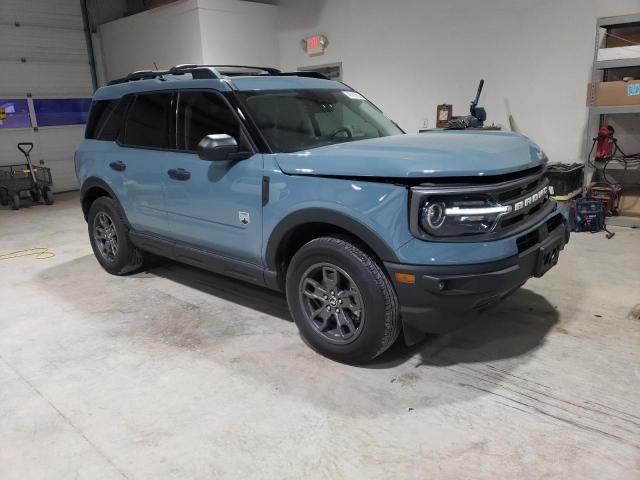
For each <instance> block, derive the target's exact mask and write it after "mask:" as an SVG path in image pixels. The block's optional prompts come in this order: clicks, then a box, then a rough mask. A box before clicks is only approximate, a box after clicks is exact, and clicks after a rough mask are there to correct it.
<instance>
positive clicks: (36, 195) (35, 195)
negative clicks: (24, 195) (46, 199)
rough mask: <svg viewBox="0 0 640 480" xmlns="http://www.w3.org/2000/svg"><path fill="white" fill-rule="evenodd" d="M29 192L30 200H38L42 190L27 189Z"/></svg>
mask: <svg viewBox="0 0 640 480" xmlns="http://www.w3.org/2000/svg"><path fill="white" fill-rule="evenodd" d="M29 194H30V195H31V200H33V201H34V202H39V201H40V198H42V192H41V191H40V189H38V188H34V189H33V190H29Z"/></svg>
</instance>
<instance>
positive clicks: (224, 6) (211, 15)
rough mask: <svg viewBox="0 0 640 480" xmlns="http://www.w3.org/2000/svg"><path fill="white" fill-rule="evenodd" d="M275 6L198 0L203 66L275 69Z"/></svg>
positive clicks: (276, 57) (276, 47)
mask: <svg viewBox="0 0 640 480" xmlns="http://www.w3.org/2000/svg"><path fill="white" fill-rule="evenodd" d="M277 13H278V10H277V7H275V6H273V5H263V4H256V3H250V2H239V1H238V0H198V18H199V20H200V31H201V32H202V39H201V42H202V49H203V57H204V63H211V64H219V65H224V64H235V65H238V64H240V65H256V66H260V67H262V66H265V67H277V66H278V64H279V60H280V59H279V55H278V41H277V36H276V21H277Z"/></svg>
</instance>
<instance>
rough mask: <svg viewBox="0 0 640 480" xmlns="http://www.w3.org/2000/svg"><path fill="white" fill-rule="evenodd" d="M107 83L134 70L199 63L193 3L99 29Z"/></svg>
mask: <svg viewBox="0 0 640 480" xmlns="http://www.w3.org/2000/svg"><path fill="white" fill-rule="evenodd" d="M98 33H99V35H100V37H101V42H100V43H101V44H102V52H101V54H102V55H101V56H102V59H103V61H104V65H103V67H104V74H105V76H106V78H107V79H108V80H113V79H114V78H118V77H122V76H125V75H127V74H129V73H131V72H134V71H136V70H153V69H154V63H155V64H156V65H157V66H158V68H160V69H162V68H169V67H172V66H174V65H177V64H180V63H202V62H203V58H202V44H201V41H200V24H199V22H198V13H197V2H196V1H195V0H185V1H183V2H179V3H176V4H174V5H168V6H166V7H158V8H154V9H153V10H149V11H146V12H142V13H138V14H137V15H132V16H130V17H125V18H121V19H119V20H114V21H113V22H109V23H105V24H104V25H100V27H99V29H98Z"/></svg>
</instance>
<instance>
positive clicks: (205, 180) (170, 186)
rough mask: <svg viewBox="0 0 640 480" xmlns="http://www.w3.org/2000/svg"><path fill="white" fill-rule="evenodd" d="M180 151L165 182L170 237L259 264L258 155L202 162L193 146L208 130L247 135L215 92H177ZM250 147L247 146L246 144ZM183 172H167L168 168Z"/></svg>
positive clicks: (215, 132) (172, 162) (260, 202)
mask: <svg viewBox="0 0 640 480" xmlns="http://www.w3.org/2000/svg"><path fill="white" fill-rule="evenodd" d="M176 117H177V118H176V127H175V128H176V138H177V141H176V143H177V149H178V153H176V154H174V155H172V158H171V161H170V163H169V164H168V165H167V170H165V175H164V184H165V192H166V199H167V204H166V208H167V212H168V218H169V226H170V228H171V232H172V237H173V238H175V239H177V240H181V241H183V242H185V243H189V244H192V245H195V246H197V247H199V248H201V249H206V250H210V251H212V252H214V253H217V254H219V255H222V256H224V257H228V258H232V259H235V260H240V261H244V262H249V263H252V264H255V265H260V264H261V263H262V262H261V260H260V258H261V255H260V251H261V245H262V243H261V242H262V235H261V231H262V174H263V170H262V160H263V159H262V155H261V154H254V155H253V156H251V157H250V158H248V159H246V160H239V161H232V160H227V161H214V162H210V161H205V160H202V159H200V157H198V155H197V153H196V148H197V145H198V143H199V142H200V140H202V138H204V137H205V136H206V135H210V134H227V135H231V136H232V137H234V138H235V139H236V141H238V143H239V144H241V145H242V143H243V138H248V137H247V136H246V135H245V133H244V131H243V128H242V126H241V122H240V120H239V118H238V116H237V115H236V112H235V111H234V110H233V108H232V107H231V105H230V104H229V102H228V101H227V100H226V99H225V98H224V97H223V95H222V94H220V93H219V92H217V91H213V90H207V91H195V90H191V91H190V90H186V91H182V92H180V93H179V94H178V98H177V116H176ZM243 149H245V150H252V149H251V146H249V145H246V146H244V148H243ZM168 170H172V171H173V172H176V171H177V172H180V173H181V174H182V175H181V176H176V175H173V176H171V175H169V171H168Z"/></svg>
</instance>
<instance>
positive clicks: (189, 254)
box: [129, 230, 280, 290]
mask: <svg viewBox="0 0 640 480" xmlns="http://www.w3.org/2000/svg"><path fill="white" fill-rule="evenodd" d="M129 238H130V240H131V243H133V244H134V245H135V246H136V247H137V248H139V249H140V250H144V251H146V252H150V253H153V254H156V255H160V256H162V257H166V258H169V259H171V260H175V261H177V262H181V263H186V264H187V265H192V266H194V267H198V268H202V269H204V270H209V271H210V272H214V273H219V274H221V275H226V276H228V277H232V278H236V279H238V280H243V281H245V282H249V283H252V284H254V285H259V286H261V287H266V288H271V289H273V290H280V288H279V287H278V283H277V281H276V277H277V276H276V274H275V272H271V271H269V270H266V269H265V268H264V267H261V266H258V265H253V264H251V263H247V262H243V261H240V260H235V259H233V258H228V257H224V256H222V255H218V254H217V253H214V252H212V251H210V250H205V249H202V248H198V247H196V246H194V245H189V244H187V243H183V242H179V241H176V240H171V239H168V238H165V237H161V236H158V235H153V234H149V233H142V232H136V231H134V230H131V231H130V232H129Z"/></svg>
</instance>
